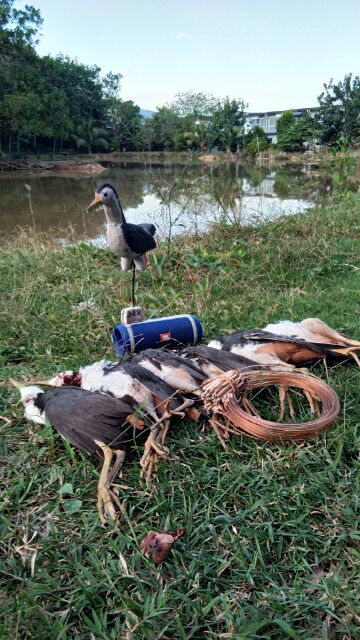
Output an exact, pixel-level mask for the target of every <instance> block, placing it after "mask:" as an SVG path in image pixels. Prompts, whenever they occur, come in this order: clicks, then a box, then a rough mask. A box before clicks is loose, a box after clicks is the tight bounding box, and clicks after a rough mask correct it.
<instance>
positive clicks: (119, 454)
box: [107, 449, 126, 485]
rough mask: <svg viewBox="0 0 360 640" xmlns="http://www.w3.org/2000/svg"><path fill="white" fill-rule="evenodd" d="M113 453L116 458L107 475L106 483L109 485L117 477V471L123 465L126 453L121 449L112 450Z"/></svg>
mask: <svg viewBox="0 0 360 640" xmlns="http://www.w3.org/2000/svg"><path fill="white" fill-rule="evenodd" d="M113 453H114V454H115V456H116V460H115V462H114V464H113V466H112V469H111V471H109V475H108V479H107V482H108V484H109V485H110V484H111V483H112V481H113V480H114V478H115V477H116V476H117V474H118V472H119V470H120V469H121V467H122V466H123V463H124V460H125V457H126V453H125V451H123V450H122V449H114V450H113Z"/></svg>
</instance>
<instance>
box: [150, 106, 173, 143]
mask: <svg viewBox="0 0 360 640" xmlns="http://www.w3.org/2000/svg"><path fill="white" fill-rule="evenodd" d="M151 120H152V126H153V134H154V146H153V148H154V150H155V151H162V150H166V151H173V150H174V149H175V146H176V143H175V138H176V135H177V134H178V133H179V131H181V117H180V116H179V115H177V114H176V113H175V112H174V111H173V109H170V108H169V107H160V108H159V109H158V110H157V111H156V112H155V114H154V115H153V117H152V118H151ZM148 126H150V125H148Z"/></svg>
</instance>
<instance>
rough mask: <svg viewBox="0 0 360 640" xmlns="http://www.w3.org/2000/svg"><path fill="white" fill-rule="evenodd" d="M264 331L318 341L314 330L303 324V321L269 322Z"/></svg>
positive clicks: (308, 340)
mask: <svg viewBox="0 0 360 640" xmlns="http://www.w3.org/2000/svg"><path fill="white" fill-rule="evenodd" d="M263 331H268V332H269V333H274V334H277V335H278V336H289V338H302V339H303V340H307V342H314V341H316V336H315V335H314V333H313V332H312V331H309V329H308V328H307V327H306V326H304V325H303V323H302V322H291V320H280V321H279V322H274V323H273V324H268V325H266V327H264V329H263Z"/></svg>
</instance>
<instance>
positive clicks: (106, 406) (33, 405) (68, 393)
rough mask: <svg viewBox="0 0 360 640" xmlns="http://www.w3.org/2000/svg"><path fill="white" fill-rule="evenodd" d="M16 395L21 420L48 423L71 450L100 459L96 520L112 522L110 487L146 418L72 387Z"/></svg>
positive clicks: (131, 405) (127, 405) (126, 405)
mask: <svg viewBox="0 0 360 640" xmlns="http://www.w3.org/2000/svg"><path fill="white" fill-rule="evenodd" d="M20 395H21V400H22V402H23V404H24V406H25V418H27V419H28V420H31V421H32V422H35V423H37V424H45V421H46V419H48V420H49V422H50V423H51V424H52V426H53V427H54V428H55V429H56V431H58V433H60V435H61V436H63V437H64V438H65V439H66V440H68V441H69V442H71V444H73V445H74V446H75V447H77V448H78V449H82V450H84V451H87V452H89V453H96V454H97V455H98V456H100V457H101V458H102V459H103V466H102V470H101V474H100V478H99V482H98V503H97V504H98V511H99V517H100V520H101V522H102V523H103V524H105V523H106V521H107V518H111V519H112V520H115V518H116V511H115V507H114V503H115V504H116V505H117V506H120V505H119V500H118V498H117V496H116V494H114V493H113V491H111V489H110V484H111V482H112V480H113V478H114V477H115V475H116V474H117V473H118V471H119V469H120V467H121V466H122V464H123V462H124V459H125V455H126V451H127V450H128V448H129V447H130V445H131V444H133V442H134V440H135V439H136V436H137V434H138V433H139V432H140V430H142V429H143V428H144V427H145V424H146V419H147V416H146V415H144V413H143V411H142V408H141V406H140V405H139V404H137V403H136V402H135V401H133V402H125V401H124V400H119V399H118V398H114V397H112V396H109V395H106V394H104V393H96V392H95V393H94V392H90V391H86V390H84V389H80V388H79V387H72V386H68V387H60V388H56V389H50V390H48V391H45V392H44V391H43V390H42V389H41V388H40V387H35V386H33V387H24V388H22V389H20ZM114 455H115V461H114V464H113V466H112V467H111V462H112V459H113V456H114Z"/></svg>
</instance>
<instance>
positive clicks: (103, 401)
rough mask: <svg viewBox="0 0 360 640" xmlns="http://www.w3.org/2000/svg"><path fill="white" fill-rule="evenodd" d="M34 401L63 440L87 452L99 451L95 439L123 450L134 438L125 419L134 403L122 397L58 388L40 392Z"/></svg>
mask: <svg viewBox="0 0 360 640" xmlns="http://www.w3.org/2000/svg"><path fill="white" fill-rule="evenodd" d="M34 404H35V406H37V407H38V408H39V409H40V410H41V411H45V415H46V417H47V418H48V420H49V421H50V423H51V424H52V425H53V427H54V428H55V429H56V431H58V432H59V433H60V434H61V435H62V436H63V437H64V438H65V439H66V440H68V441H69V442H71V444H73V445H74V446H75V447H78V448H79V449H84V450H85V451H89V452H90V453H93V452H97V453H100V451H101V450H100V449H99V447H97V445H96V444H95V440H99V441H101V442H103V443H104V444H107V445H109V446H110V447H112V448H117V449H124V450H125V449H127V448H128V445H129V443H131V442H133V440H134V427H133V426H132V425H130V424H129V423H128V422H127V418H128V417H129V416H131V415H133V413H134V406H132V405H131V404H130V403H127V402H124V400H120V399H118V398H113V397H111V396H109V395H106V394H103V393H98V392H96V391H95V392H93V391H86V390H85V389H80V388H79V387H59V388H57V389H51V390H49V391H46V392H45V393H42V394H39V395H38V396H37V398H36V399H35V401H34Z"/></svg>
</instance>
